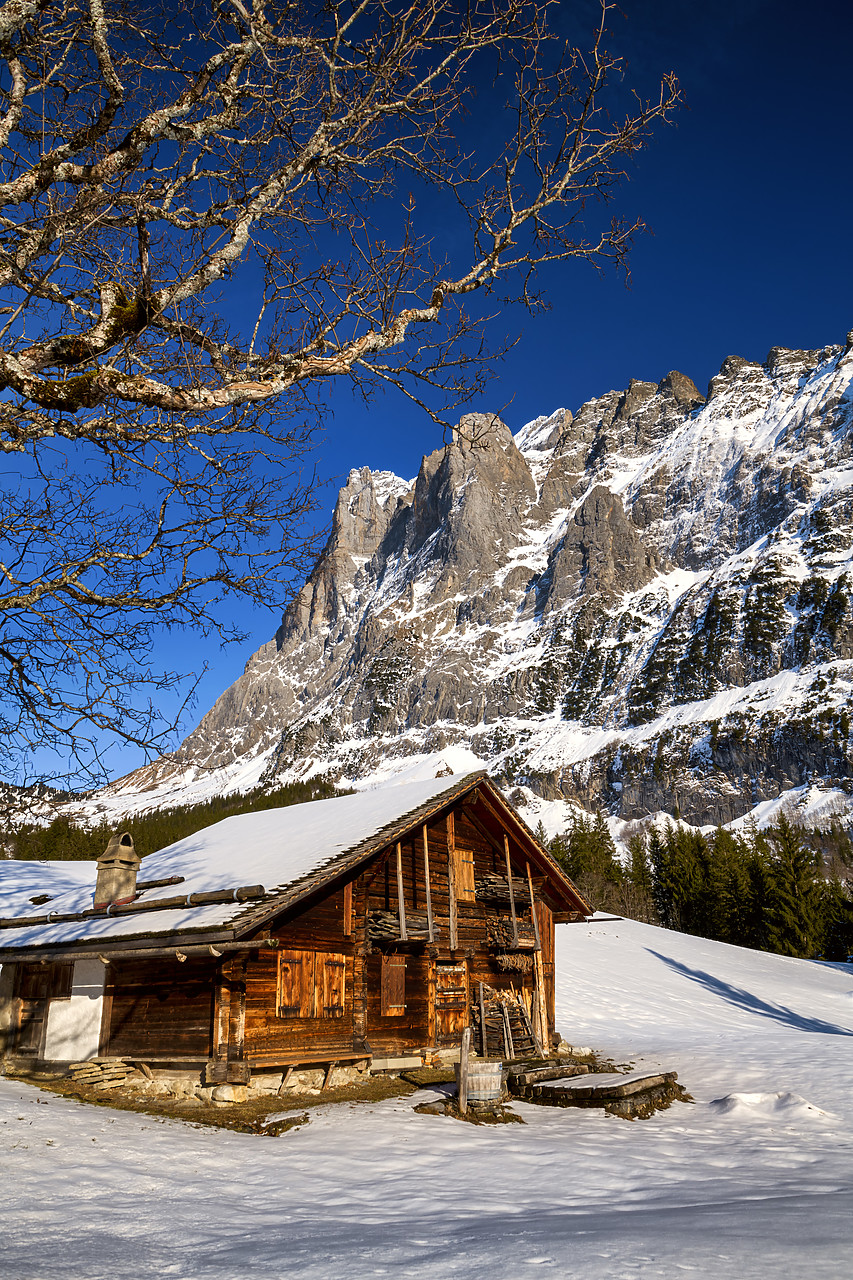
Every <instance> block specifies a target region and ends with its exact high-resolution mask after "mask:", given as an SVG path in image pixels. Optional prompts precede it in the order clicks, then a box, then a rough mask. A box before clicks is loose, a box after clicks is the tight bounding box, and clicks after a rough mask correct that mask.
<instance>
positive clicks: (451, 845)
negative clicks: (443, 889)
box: [447, 813, 459, 951]
mask: <svg viewBox="0 0 853 1280" xmlns="http://www.w3.org/2000/svg"><path fill="white" fill-rule="evenodd" d="M447 895H448V899H449V912H450V950H451V951H456V950H457V948H458V947H459V930H458V924H457V920H456V831H455V827H454V822H453V814H452V813H448V815H447Z"/></svg>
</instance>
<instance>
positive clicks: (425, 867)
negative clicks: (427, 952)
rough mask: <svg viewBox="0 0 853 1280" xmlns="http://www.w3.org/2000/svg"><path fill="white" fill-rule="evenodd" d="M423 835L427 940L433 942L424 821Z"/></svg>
mask: <svg viewBox="0 0 853 1280" xmlns="http://www.w3.org/2000/svg"><path fill="white" fill-rule="evenodd" d="M423 837H424V886H425V888H426V909H427V927H428V928H429V940H430V942H435V934H434V930H433V923H432V894H431V892H430V886H429V836H428V835H427V829H426V823H424V825H423Z"/></svg>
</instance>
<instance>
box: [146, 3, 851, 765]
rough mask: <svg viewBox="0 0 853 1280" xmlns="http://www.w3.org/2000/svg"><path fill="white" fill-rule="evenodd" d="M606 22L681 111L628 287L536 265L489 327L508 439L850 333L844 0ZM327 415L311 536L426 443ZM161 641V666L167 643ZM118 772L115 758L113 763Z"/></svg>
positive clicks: (636, 202) (436, 439)
mask: <svg viewBox="0 0 853 1280" xmlns="http://www.w3.org/2000/svg"><path fill="white" fill-rule="evenodd" d="M593 15H594V6H593V5H591V4H590V3H589V0H579V2H578V3H567V2H564V3H561V4H560V5H559V6H558V7H557V12H556V14H555V20H556V21H557V22H558V23H559V24H561V25H562V26H563V27H564V28H565V29H566V30H569V26H570V24H571V31H572V32H575V31H579V30H582V29H583V26H584V25H585V22H586V20H587V18H589V22H590V25H591V21H592V18H593ZM611 26H612V30H613V36H612V38H611V40H610V42H609V44H610V47H611V48H612V49H614V50H617V49H618V50H619V51H621V52H623V53H624V54H625V55H626V57H627V60H628V80H629V82H630V83H632V84H636V85H637V86H638V88H639V89H640V90H641V91H647V92H651V91H653V89H654V85H655V82H656V80H657V79H658V78H659V76H660V74H661V73H663V72H665V71H668V70H673V71H675V72H676V74H677V75H678V76H679V79H680V81H681V84H682V87H683V91H684V94H685V98H686V101H687V107H686V109H684V110H682V111H680V112H679V113H678V115H677V117H676V123H675V125H674V126H672V127H670V128H667V129H662V130H660V131H659V132H658V134H657V137H656V138H655V140H654V142H653V143H652V144H651V145H650V147H649V148H648V149H647V150H646V151H644V152H642V153H640V155H639V157H638V159H637V163H636V166H635V171H634V173H633V175H632V177H631V179H630V181H628V182H627V183H626V184H625V185H624V186H623V187H622V188H621V189H620V191H619V192H618V194H617V197H616V202H615V209H616V211H618V212H620V213H622V214H624V215H625V216H627V217H632V216H634V215H639V216H641V217H642V218H643V219H644V220H645V221H646V223H647V224H648V226H649V228H650V230H651V232H652V233H653V234H649V235H646V236H644V237H642V238H641V239H640V241H639V242H638V244H637V245H636V247H635V249H634V252H633V254H632V259H631V268H632V275H631V282H630V288H626V285H625V281H624V279H623V278H622V277H620V276H618V275H616V274H613V275H609V276H608V275H605V276H602V275H599V274H597V273H596V272H595V271H594V270H593V269H591V268H590V267H588V266H586V265H584V264H580V263H571V262H570V263H567V264H564V265H560V266H558V267H557V268H554V269H549V277H548V299H549V302H550V304H551V309H550V311H548V312H547V313H545V314H541V315H538V316H534V317H530V316H528V315H527V314H526V313H525V312H523V311H521V310H512V311H510V312H508V313H506V314H505V315H504V316H503V317H501V319H500V321H499V322H498V323H497V326H496V328H495V329H494V331H493V332H494V336H495V339H496V340H500V339H501V338H502V337H504V336H509V337H512V338H515V337H516V336H518V337H519V341H518V344H517V346H516V347H515V348H514V350H513V351H512V352H511V353H510V355H509V356H508V357H507V358H506V360H505V361H504V362H503V364H502V365H501V366H500V368H499V370H498V376H497V378H496V379H495V381H494V382H493V383H492V384H491V386H490V388H489V389H488V391H487V393H486V395H485V396H484V397H483V399H482V401H481V402H480V403H475V404H473V405H472V406H471V408H474V409H484V410H489V411H492V410H495V409H497V410H500V411H502V413H503V416H504V419H505V421H507V423H508V424H509V425H510V426H511V427H512V428H513V430H516V429H517V428H518V427H520V426H522V425H523V423H524V422H526V421H528V420H529V419H530V418H532V417H536V416H537V415H538V414H541V413H549V412H551V411H552V410H553V409H555V408H557V407H558V406H565V407H567V408H570V409H572V410H574V409H576V408H577V407H578V406H579V405H580V404H582V403H583V402H584V401H585V400H587V399H589V398H590V397H592V396H596V395H601V394H603V393H604V392H606V391H608V390H610V389H612V388H622V387H624V386H626V385H627V383H628V381H629V379H631V378H641V379H647V380H651V381H658V380H659V379H660V378H662V377H663V376H664V375H665V374H666V373H668V372H669V371H670V370H671V369H679V370H681V371H682V372H683V373H686V374H688V375H689V376H690V377H691V378H693V380H694V381H695V382H696V383H697V385H698V386H699V388H700V390H702V391H704V389H705V387H706V385H707V382H708V380H709V378H710V377H712V376H713V374H714V373H715V372H716V371H717V370H718V368H719V366H720V364H721V363H722V361H723V360H724V359H725V357H726V356H727V355H729V354H732V353H736V354H738V355H742V356H745V357H747V358H749V359H756V360H763V359H764V357H765V356H766V354H767V352H768V350H769V349H770V348H771V347H773V346H788V347H820V346H823V345H824V344H826V343H833V342H841V341H843V340H844V336H845V334H846V332H847V331H848V329H850V328H853V305H851V293H850V283H851V274H853V272H851V268H853V248H851V207H853V176H851V146H850V127H851V120H853V110H851V108H853V78H851V74H850V57H851V54H850V50H851V37H853V6H851V5H850V3H849V0H848V2H847V3H842V2H838V3H836V2H835V0H814V2H813V3H811V4H809V5H802V4H799V5H794V4H790V3H787V2H784V3H779V2H776V3H773V2H771V0H743V2H742V3H737V2H736V0H706V2H705V3H704V4H702V5H701V6H699V5H693V4H691V3H688V2H686V0H623V3H622V14H621V15H619V14H616V15H614V16H613V19H612V23H611ZM330 407H331V409H332V413H331V414H330V415H329V417H328V418H327V419H326V422H325V424H324V431H323V435H322V438H321V439H320V441H319V443H318V447H317V453H316V461H317V465H318V468H319V470H320V471H321V473H322V474H323V475H324V476H325V477H326V478H327V479H328V480H329V481H330V484H329V486H328V488H327V490H326V495H325V503H324V507H323V510H322V512H321V513H320V516H319V520H320V522H321V523H323V524H325V523H327V522H328V518H329V513H330V509H331V505H332V504H333V502H334V497H335V494H336V492H337V488H338V485H339V484H340V483H341V482H342V481H343V480H344V479H345V478H346V475H347V473H348V472H349V470H350V469H351V468H353V467H361V466H365V465H366V466H370V467H372V468H375V469H378V470H392V471H396V472H398V473H399V474H401V475H404V476H407V477H409V476H413V475H414V474H415V473H416V472H417V469H418V466H419V464H420V459H421V456H422V454H423V453H425V452H428V451H430V450H432V449H434V448H436V447H438V446H439V445H440V444H441V438H440V432H439V430H438V429H437V428H436V427H435V426H434V425H433V424H432V423H431V422H430V421H429V420H427V419H426V418H425V417H424V416H423V415H422V414H420V413H419V411H418V410H417V409H415V408H414V407H413V406H411V405H410V404H408V403H406V402H404V401H402V400H401V399H400V398H396V397H392V396H390V395H388V396H385V397H383V398H380V399H378V400H376V401H375V402H374V403H373V404H372V405H370V406H367V407H366V406H365V405H364V404H362V403H361V402H360V401H359V400H358V399H357V398H354V397H352V396H351V394H350V392H349V391H348V390H347V389H345V388H336V389H335V390H334V392H333V394H332V396H331V400H330ZM282 603H284V602H282ZM279 614H280V611H276V612H272V611H271V612H269V613H266V612H258V613H256V614H254V615H251V616H247V617H246V618H245V620H244V625H245V627H246V629H247V630H249V631H250V632H251V634H252V640H251V641H250V642H249V643H248V644H247V645H246V646H245V648H242V649H239V650H237V649H230V650H226V651H224V652H222V651H218V650H216V649H215V648H208V649H207V651H206V652H205V653H204V655H203V657H204V659H205V660H206V661H207V663H208V665H209V668H210V670H209V672H208V674H207V675H206V676H205V677H204V679H203V681H202V684H201V687H200V692H199V700H198V703H197V706H196V708H195V712H194V713H192V714H191V716H190V718H189V719H188V721H187V728H190V727H192V725H193V724H194V723H195V722H196V721H197V720H198V719H199V718H200V717H201V715H202V714H203V713H204V712H205V711H206V710H207V709H208V707H209V706H210V705H211V704H212V702H213V701H214V700H215V698H216V697H217V696H218V694H219V693H221V692H222V691H223V690H224V689H225V688H226V687H227V685H228V684H229V683H230V682H231V681H232V680H233V679H234V678H235V677H236V676H237V675H239V673H240V671H241V670H242V668H243V665H244V663H245V661H246V659H247V657H248V656H249V654H250V653H251V652H252V651H253V650H254V649H255V648H256V647H257V646H258V645H259V644H261V643H263V642H264V641H266V640H268V639H269V638H270V637H271V636H272V634H273V632H274V630H275V628H276V626H277V625H278V620H279ZM168 646H169V653H170V656H169V659H168V662H173V661H175V660H176V656H175V649H176V637H175V636H171V637H170V638H169V640H168ZM177 646H178V650H179V652H180V654H181V657H180V658H178V659H177V660H178V661H182V662H183V664H184V665H185V666H188V665H192V664H193V663H195V662H198V660H199V654H198V648H197V646H193V643H192V637H184V638H183V639H178V641H177ZM135 763H137V761H136V760H135V759H134V758H131V757H127V756H125V757H123V758H122V761H121V767H122V768H123V769H125V768H130V767H132V766H133V765H134V764H135Z"/></svg>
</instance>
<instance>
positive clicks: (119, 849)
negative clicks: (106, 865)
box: [98, 831, 140, 862]
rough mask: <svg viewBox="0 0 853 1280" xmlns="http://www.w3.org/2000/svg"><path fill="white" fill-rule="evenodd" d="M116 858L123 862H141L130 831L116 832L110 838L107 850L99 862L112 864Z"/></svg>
mask: <svg viewBox="0 0 853 1280" xmlns="http://www.w3.org/2000/svg"><path fill="white" fill-rule="evenodd" d="M115 858H120V859H121V860H122V861H124V860H125V859H128V858H136V859H137V860H140V859H139V854H138V853H137V852H136V846H135V845H134V843H133V836H132V835H131V834H130V832H129V831H121V832H119V831H114V832H113V834H112V835H111V836H110V838H109V842H108V844H107V847H106V849H105V850H104V852H103V853H102V854H101V855H100V856H99V858H98V862H106V861H109V862H112V861H113V860H114V859H115Z"/></svg>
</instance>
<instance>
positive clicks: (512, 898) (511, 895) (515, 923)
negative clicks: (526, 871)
mask: <svg viewBox="0 0 853 1280" xmlns="http://www.w3.org/2000/svg"><path fill="white" fill-rule="evenodd" d="M504 854H505V856H506V882H507V885H508V886H509V909H510V911H511V912H512V945H513V946H514V947H517V946H518V918H517V916H516V914H515V891H514V890H513V887H512V863H511V862H510V860H509V837H508V836H507V834H506V832H504Z"/></svg>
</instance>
